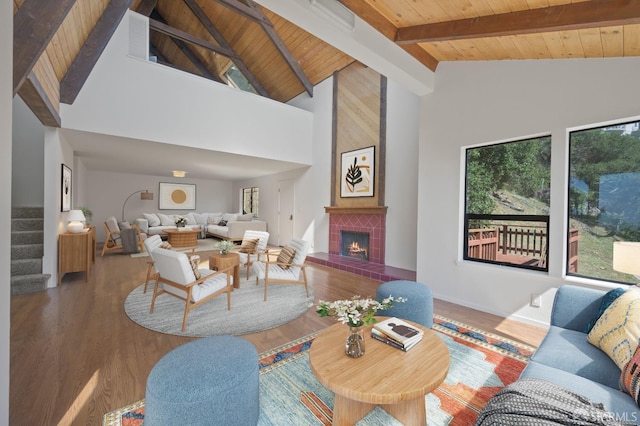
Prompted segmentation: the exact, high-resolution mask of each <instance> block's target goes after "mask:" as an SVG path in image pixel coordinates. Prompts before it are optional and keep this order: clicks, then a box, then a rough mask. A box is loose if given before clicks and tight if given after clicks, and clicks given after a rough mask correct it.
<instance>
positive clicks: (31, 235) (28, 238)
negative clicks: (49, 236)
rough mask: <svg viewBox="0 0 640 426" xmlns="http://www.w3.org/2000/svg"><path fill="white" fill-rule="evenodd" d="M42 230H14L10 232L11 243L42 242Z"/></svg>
mask: <svg viewBox="0 0 640 426" xmlns="http://www.w3.org/2000/svg"><path fill="white" fill-rule="evenodd" d="M43 241H44V232H42V231H14V232H11V245H23V244H42V243H43Z"/></svg>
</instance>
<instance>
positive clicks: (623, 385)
mask: <svg viewBox="0 0 640 426" xmlns="http://www.w3.org/2000/svg"><path fill="white" fill-rule="evenodd" d="M620 390H622V391H623V392H626V393H628V394H629V395H631V397H632V398H633V400H634V401H635V402H636V404H638V406H640V346H638V348H637V349H636V352H635V353H634V354H633V356H632V357H631V361H629V362H628V363H627V365H626V366H625V367H624V368H623V369H622V373H621V374H620Z"/></svg>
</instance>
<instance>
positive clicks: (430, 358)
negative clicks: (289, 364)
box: [309, 317, 450, 425]
mask: <svg viewBox="0 0 640 426" xmlns="http://www.w3.org/2000/svg"><path fill="white" fill-rule="evenodd" d="M380 319H382V317H379V320H380ZM408 322H410V323H411V324H412V325H413V326H415V327H418V328H420V329H422V330H424V337H423V338H422V341H420V343H418V344H417V345H416V346H414V347H413V348H411V349H410V350H409V351H408V352H403V351H401V350H399V349H396V348H393V347H391V346H389V345H387V344H385V343H383V342H380V341H377V340H375V339H373V338H372V337H371V331H370V328H368V329H367V330H366V331H365V354H364V355H363V356H361V357H360V358H350V357H348V356H347V355H345V353H344V346H345V341H346V338H347V333H348V332H349V328H348V327H347V326H346V325H344V324H340V323H338V324H334V325H332V326H331V327H329V328H327V329H326V330H324V331H322V332H321V333H320V334H319V335H318V337H316V338H315V339H314V341H313V343H312V344H311V349H310V350H309V362H310V364H311V369H312V370H313V373H314V374H315V375H316V377H317V378H318V380H319V381H320V383H322V384H323V385H324V386H325V387H326V388H328V389H329V390H331V391H333V392H335V398H334V403H333V424H334V425H353V424H354V423H356V422H357V421H358V420H360V419H362V418H363V417H364V416H365V415H366V414H367V413H369V412H370V411H371V410H373V409H374V408H375V407H376V406H377V405H379V406H380V407H382V408H383V409H384V410H385V411H386V412H387V413H389V414H391V415H392V416H393V417H395V418H396V419H397V420H399V421H400V422H402V423H403V424H406V425H426V424H427V410H426V406H425V395H426V394H427V393H429V392H431V391H433V390H434V389H435V388H437V387H438V386H439V385H440V384H441V383H442V382H443V381H444V379H445V377H446V376H447V373H448V372H449V360H450V357H449V349H448V348H447V345H446V344H445V343H444V342H443V341H442V339H440V338H439V337H438V336H437V335H436V333H434V332H433V331H431V330H430V329H428V328H426V327H423V326H421V325H418V324H416V323H413V322H411V321H408Z"/></svg>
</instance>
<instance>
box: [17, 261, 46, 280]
mask: <svg viewBox="0 0 640 426" xmlns="http://www.w3.org/2000/svg"><path fill="white" fill-rule="evenodd" d="M40 273H42V258H39V259H17V260H12V261H11V276H17V275H33V274H40Z"/></svg>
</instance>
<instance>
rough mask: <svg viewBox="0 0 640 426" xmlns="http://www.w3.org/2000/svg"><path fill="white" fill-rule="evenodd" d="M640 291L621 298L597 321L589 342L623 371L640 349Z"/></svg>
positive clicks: (625, 294)
mask: <svg viewBox="0 0 640 426" xmlns="http://www.w3.org/2000/svg"><path fill="white" fill-rule="evenodd" d="M639 338H640V291H639V290H635V289H631V290H627V291H626V292H625V293H624V294H623V295H621V296H620V297H618V298H617V299H616V300H614V301H613V303H612V304H611V305H610V306H609V307H608V308H607V309H606V310H605V311H604V313H603V314H602V316H600V318H599V319H598V321H596V324H595V325H594V326H593V328H592V329H591V331H590V332H589V334H588V335H587V341H588V342H589V343H591V344H592V345H593V346H595V347H597V348H600V349H601V350H602V351H603V352H604V353H606V354H607V355H608V356H609V358H611V359H612V360H613V362H615V363H616V365H617V366H618V368H620V370H622V369H623V368H624V367H625V366H626V365H627V363H628V362H629V360H630V359H631V357H632V356H633V354H634V352H635V351H636V348H637V347H638V339H639Z"/></svg>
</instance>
